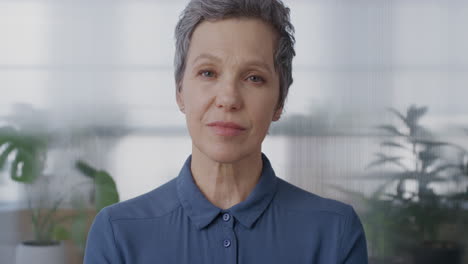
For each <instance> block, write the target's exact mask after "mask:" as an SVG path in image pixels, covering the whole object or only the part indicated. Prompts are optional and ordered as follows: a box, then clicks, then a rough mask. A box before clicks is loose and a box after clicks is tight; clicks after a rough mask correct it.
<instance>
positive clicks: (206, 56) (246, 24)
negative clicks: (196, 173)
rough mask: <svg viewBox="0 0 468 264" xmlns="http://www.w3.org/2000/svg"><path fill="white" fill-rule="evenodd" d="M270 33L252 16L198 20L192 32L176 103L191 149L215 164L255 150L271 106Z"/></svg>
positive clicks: (273, 112) (274, 85)
mask: <svg viewBox="0 0 468 264" xmlns="http://www.w3.org/2000/svg"><path fill="white" fill-rule="evenodd" d="M275 41H276V34H275V32H274V30H273V28H271V27H270V26H269V25H267V24H265V23H264V22H262V21H261V20H257V19H224V20H219V21H213V22H211V21H204V22H202V23H200V24H199V25H198V26H197V28H196V29H195V31H194V32H193V34H192V38H191V43H190V49H189V53H188V56H187V61H186V68H185V72H184V77H183V79H182V83H181V87H182V89H181V90H180V91H179V92H177V103H178V105H179V107H180V108H181V110H182V112H184V113H185V115H186V121H187V126H188V129H189V132H190V136H191V137H192V143H193V151H194V152H195V151H196V152H200V153H202V154H203V155H205V156H207V157H208V158H209V159H211V160H214V161H216V162H221V163H232V162H235V161H238V160H241V159H243V158H247V157H249V156H251V155H257V154H259V153H260V152H261V144H262V141H263V139H264V138H265V135H266V133H267V132H268V128H269V126H270V123H271V122H272V121H276V120H278V119H279V117H280V114H281V111H282V109H277V108H276V106H277V102H278V98H279V77H278V74H277V73H276V71H275V68H274V59H273V57H274V56H273V54H274V48H275V47H274V43H275Z"/></svg>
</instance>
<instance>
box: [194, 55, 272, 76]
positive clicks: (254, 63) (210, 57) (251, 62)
mask: <svg viewBox="0 0 468 264" xmlns="http://www.w3.org/2000/svg"><path fill="white" fill-rule="evenodd" d="M202 59H208V60H213V61H215V62H217V63H221V61H222V60H221V58H219V57H217V56H214V55H211V54H208V53H202V54H200V55H198V56H197V57H196V58H195V59H194V60H193V64H195V63H196V62H197V61H199V60H202ZM245 64H246V65H250V66H257V67H260V68H263V69H265V70H267V71H268V73H270V74H273V72H272V71H271V69H270V67H269V65H268V64H267V63H265V62H262V61H258V60H249V61H247V62H246V63H245Z"/></svg>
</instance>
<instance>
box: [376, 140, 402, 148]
mask: <svg viewBox="0 0 468 264" xmlns="http://www.w3.org/2000/svg"><path fill="white" fill-rule="evenodd" d="M380 145H381V146H385V147H395V148H402V149H408V148H407V147H405V146H403V145H401V144H399V143H396V142H393V141H383V142H382V143H380Z"/></svg>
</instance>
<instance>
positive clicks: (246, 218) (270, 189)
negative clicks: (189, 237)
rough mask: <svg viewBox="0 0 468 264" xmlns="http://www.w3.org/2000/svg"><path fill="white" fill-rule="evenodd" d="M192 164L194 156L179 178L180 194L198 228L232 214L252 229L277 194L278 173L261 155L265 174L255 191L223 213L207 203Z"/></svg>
mask: <svg viewBox="0 0 468 264" xmlns="http://www.w3.org/2000/svg"><path fill="white" fill-rule="evenodd" d="M191 161H192V156H191V155H190V156H189V157H188V158H187V160H186V161H185V164H184V166H183V167H182V169H181V171H180V173H179V176H178V177H177V193H178V196H179V199H180V202H181V203H182V206H183V208H184V210H185V211H186V212H187V214H188V216H189V217H190V219H191V220H192V222H193V223H194V224H195V225H196V226H197V227H198V229H202V228H204V227H206V226H207V225H209V224H210V223H211V222H212V221H213V220H214V219H215V218H216V216H218V215H219V214H220V213H221V212H222V211H224V212H229V213H230V214H232V215H233V216H234V217H235V218H236V219H237V220H238V221H239V222H240V223H241V224H243V225H244V226H246V227H248V228H252V226H253V224H254V223H255V221H256V220H257V219H258V218H259V217H260V215H261V214H262V213H263V212H264V211H265V209H266V208H267V207H268V205H269V204H270V202H271V200H272V199H273V196H274V195H275V193H276V186H277V178H276V175H275V172H274V171H273V168H272V167H271V164H270V161H269V160H268V158H267V157H266V156H265V154H263V153H262V161H263V167H262V173H261V176H260V179H259V181H258V183H257V184H256V185H255V188H254V189H253V191H252V192H251V193H250V194H249V196H248V197H247V199H246V200H244V201H242V202H240V203H238V204H236V205H234V206H232V207H231V208H229V209H227V210H222V209H220V208H218V207H216V206H215V205H213V204H212V203H211V202H210V201H208V199H206V197H205V196H204V195H203V193H202V192H201V191H200V189H199V188H198V186H197V185H196V184H195V181H194V179H193V177H192V172H191V170H190V165H191Z"/></svg>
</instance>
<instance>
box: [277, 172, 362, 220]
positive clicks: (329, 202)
mask: <svg viewBox="0 0 468 264" xmlns="http://www.w3.org/2000/svg"><path fill="white" fill-rule="evenodd" d="M275 204H276V205H277V206H278V207H280V208H281V209H284V210H287V211H290V212H296V213H303V214H317V213H320V214H328V215H331V216H336V217H339V218H344V219H345V218H348V217H350V216H352V215H353V214H354V209H353V208H352V207H351V206H350V205H348V204H345V203H343V202H340V201H337V200H333V199H329V198H324V197H321V196H319V195H317V194H314V193H311V192H308V191H306V190H303V189H301V188H299V187H297V186H295V185H293V184H291V183H289V182H287V181H285V180H283V179H281V178H278V190H277V193H276V195H275Z"/></svg>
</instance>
